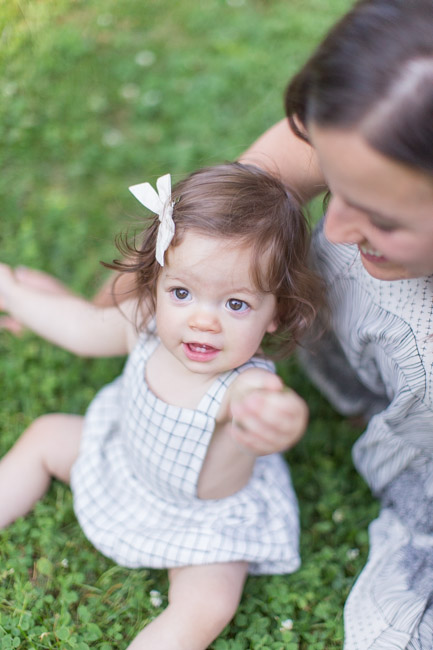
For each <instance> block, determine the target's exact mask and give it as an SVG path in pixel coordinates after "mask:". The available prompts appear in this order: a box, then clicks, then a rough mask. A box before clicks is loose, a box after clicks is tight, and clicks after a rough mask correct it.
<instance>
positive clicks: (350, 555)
mask: <svg viewBox="0 0 433 650" xmlns="http://www.w3.org/2000/svg"><path fill="white" fill-rule="evenodd" d="M358 556H359V548H350V549H349V550H348V551H347V553H346V557H347V559H348V560H356V558H357V557H358Z"/></svg>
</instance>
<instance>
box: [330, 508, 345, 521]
mask: <svg viewBox="0 0 433 650" xmlns="http://www.w3.org/2000/svg"><path fill="white" fill-rule="evenodd" d="M332 521H333V522H334V523H336V524H341V522H342V521H344V512H343V511H342V510H340V509H339V508H337V510H334V512H333V513H332Z"/></svg>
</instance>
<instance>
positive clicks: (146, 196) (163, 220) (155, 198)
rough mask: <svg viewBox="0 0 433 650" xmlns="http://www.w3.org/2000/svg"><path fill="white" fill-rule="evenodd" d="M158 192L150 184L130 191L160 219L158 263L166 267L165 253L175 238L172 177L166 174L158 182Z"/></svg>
mask: <svg viewBox="0 0 433 650" xmlns="http://www.w3.org/2000/svg"><path fill="white" fill-rule="evenodd" d="M156 188H157V190H158V192H156V191H155V190H154V189H153V187H152V185H151V184H150V183H139V185H131V187H130V188H129V191H130V192H131V193H132V194H133V195H134V196H135V198H136V199H138V201H140V203H142V204H143V205H144V206H145V207H146V208H148V209H149V210H151V211H152V212H154V213H155V214H157V215H158V217H159V221H160V224H159V228H158V236H157V239H156V251H155V257H156V261H157V262H158V263H159V264H160V265H161V266H164V253H165V251H166V250H167V248H168V247H169V246H170V242H171V240H172V239H173V236H174V221H173V205H174V202H173V201H172V200H171V176H170V174H165V176H160V177H159V178H158V180H157V181H156Z"/></svg>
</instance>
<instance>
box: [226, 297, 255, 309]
mask: <svg viewBox="0 0 433 650" xmlns="http://www.w3.org/2000/svg"><path fill="white" fill-rule="evenodd" d="M226 306H227V309H229V310H230V311H247V309H249V308H250V306H249V305H248V304H247V303H246V302H245V301H244V300H239V299H238V298H230V300H227V302H226Z"/></svg>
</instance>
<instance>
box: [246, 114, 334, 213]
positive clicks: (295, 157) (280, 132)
mask: <svg viewBox="0 0 433 650" xmlns="http://www.w3.org/2000/svg"><path fill="white" fill-rule="evenodd" d="M239 161H240V162H242V163H249V164H252V165H256V166H257V167H261V168H262V169H265V170H266V171H268V172H269V173H271V174H273V175H274V176H278V177H279V178H280V179H281V180H282V181H283V182H284V183H286V185H287V186H288V187H289V188H290V189H292V190H294V191H295V192H296V193H297V194H298V195H299V197H300V199H301V200H302V201H303V202H307V201H309V200H310V199H312V198H314V197H315V196H317V195H318V194H320V193H321V192H323V191H324V190H326V183H325V179H324V178H323V174H322V172H321V170H320V167H319V164H318V161H317V156H316V154H315V151H314V149H313V148H312V147H311V146H310V145H309V144H308V143H307V142H305V141H304V140H301V139H300V138H298V136H296V135H295V134H294V133H293V131H292V129H291V128H290V125H289V122H288V120H287V119H284V120H281V121H280V122H277V124H274V126H272V127H271V128H270V129H268V130H267V131H266V132H265V133H263V135H261V136H260V137H259V139H258V140H256V141H255V142H254V143H253V144H252V145H251V147H249V148H248V149H247V151H245V152H244V153H243V154H242V155H241V156H240V158H239Z"/></svg>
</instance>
